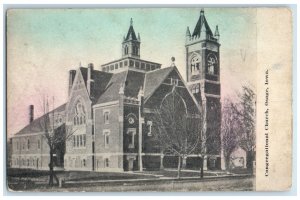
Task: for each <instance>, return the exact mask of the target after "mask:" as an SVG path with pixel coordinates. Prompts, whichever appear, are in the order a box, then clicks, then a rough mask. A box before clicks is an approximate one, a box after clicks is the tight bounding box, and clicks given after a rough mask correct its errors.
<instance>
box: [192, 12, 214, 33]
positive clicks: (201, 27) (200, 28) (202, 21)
mask: <svg viewBox="0 0 300 200" xmlns="http://www.w3.org/2000/svg"><path fill="white" fill-rule="evenodd" d="M201 32H206V34H208V35H210V36H213V33H212V31H211V29H210V27H209V25H208V23H207V21H206V18H205V16H204V10H203V9H201V11H200V17H199V20H198V22H197V24H196V26H195V29H194V32H193V35H192V36H193V37H194V36H200V34H201Z"/></svg>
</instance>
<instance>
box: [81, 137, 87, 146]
mask: <svg viewBox="0 0 300 200" xmlns="http://www.w3.org/2000/svg"><path fill="white" fill-rule="evenodd" d="M82 137H83V146H84V147H85V143H86V136H85V135H83V136H82Z"/></svg>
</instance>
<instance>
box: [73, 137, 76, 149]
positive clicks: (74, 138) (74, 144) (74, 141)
mask: <svg viewBox="0 0 300 200" xmlns="http://www.w3.org/2000/svg"><path fill="white" fill-rule="evenodd" d="M75 146H76V136H75V135H73V147H75Z"/></svg>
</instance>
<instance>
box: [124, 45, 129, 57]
mask: <svg viewBox="0 0 300 200" xmlns="http://www.w3.org/2000/svg"><path fill="white" fill-rule="evenodd" d="M127 54H128V46H127V45H126V46H125V55H127Z"/></svg>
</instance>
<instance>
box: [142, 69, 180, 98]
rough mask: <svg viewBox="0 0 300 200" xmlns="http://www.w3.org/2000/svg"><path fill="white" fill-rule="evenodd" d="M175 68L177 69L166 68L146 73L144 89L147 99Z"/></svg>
mask: <svg viewBox="0 0 300 200" xmlns="http://www.w3.org/2000/svg"><path fill="white" fill-rule="evenodd" d="M174 68H175V67H166V68H162V69H158V70H154V71H150V72H148V73H146V77H145V89H144V97H145V99H147V98H149V96H150V95H151V94H152V93H153V92H154V91H155V90H156V88H157V87H158V86H159V85H160V84H161V83H162V82H163V81H164V80H165V78H166V77H167V76H168V74H169V73H170V72H171V71H172V70H173V69H174Z"/></svg>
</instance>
